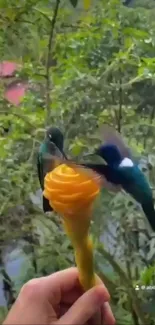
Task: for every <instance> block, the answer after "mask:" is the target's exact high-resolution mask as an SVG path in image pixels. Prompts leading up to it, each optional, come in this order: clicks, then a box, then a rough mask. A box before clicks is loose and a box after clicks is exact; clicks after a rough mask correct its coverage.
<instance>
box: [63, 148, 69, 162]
mask: <svg viewBox="0 0 155 325" xmlns="http://www.w3.org/2000/svg"><path fill="white" fill-rule="evenodd" d="M61 152H62V154H63V156H64V158H65V159H66V160H68V159H67V156H66V154H65V153H64V151H63V149H62V150H61Z"/></svg>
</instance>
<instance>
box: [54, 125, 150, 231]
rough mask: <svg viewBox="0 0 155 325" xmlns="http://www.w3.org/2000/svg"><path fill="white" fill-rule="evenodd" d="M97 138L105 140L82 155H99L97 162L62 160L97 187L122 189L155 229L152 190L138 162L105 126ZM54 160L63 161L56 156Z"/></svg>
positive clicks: (110, 128)
mask: <svg viewBox="0 0 155 325" xmlns="http://www.w3.org/2000/svg"><path fill="white" fill-rule="evenodd" d="M101 139H102V142H103V139H104V140H105V141H104V143H102V144H101V145H100V146H99V147H98V148H97V149H96V150H95V152H94V153H93V154H88V155H85V157H89V156H98V157H100V158H101V162H100V163H96V162H95V163H92V162H78V163H77V162H74V161H73V160H69V159H67V160H65V163H66V164H68V165H69V166H71V167H72V168H82V169H81V170H83V171H84V172H85V173H86V172H88V173H89V175H90V176H91V177H92V178H94V179H96V180H97V179H98V180H99V182H98V183H99V185H100V187H105V188H107V189H108V190H112V191H115V192H118V191H120V190H124V191H125V192H127V193H128V194H130V195H131V196H132V197H133V198H134V199H135V200H136V201H137V202H138V203H139V204H140V205H141V207H142V209H143V211H144V214H145V215H146V217H147V219H148V221H149V224H150V225H151V227H152V229H153V231H155V209H154V204H153V194H152V190H151V188H150V185H149V183H148V181H147V179H146V177H145V175H144V174H143V172H142V171H141V170H140V168H139V166H138V162H137V161H136V160H135V159H134V158H133V155H132V153H131V150H130V149H129V148H128V147H127V146H126V144H125V143H124V141H123V139H122V137H121V135H120V134H119V133H118V132H117V131H116V130H114V129H113V128H112V127H110V126H109V125H103V126H102V127H101ZM53 159H54V158H53ZM56 160H57V159H56ZM56 160H55V161H56ZM58 163H59V164H60V163H63V161H62V160H61V159H59V162H58V160H57V164H58Z"/></svg>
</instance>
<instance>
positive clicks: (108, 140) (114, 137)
mask: <svg viewBox="0 0 155 325" xmlns="http://www.w3.org/2000/svg"><path fill="white" fill-rule="evenodd" d="M99 134H100V138H101V139H102V141H103V139H104V142H105V144H114V145H115V146H116V147H117V148H118V150H119V152H120V154H121V155H122V158H129V159H131V160H134V158H133V155H132V153H131V150H130V149H129V148H128V146H127V145H126V144H125V142H124V141H123V139H122V137H121V135H120V133H119V132H117V131H116V130H115V129H114V128H113V127H111V126H110V125H108V124H104V125H102V126H101V127H100V129H99Z"/></svg>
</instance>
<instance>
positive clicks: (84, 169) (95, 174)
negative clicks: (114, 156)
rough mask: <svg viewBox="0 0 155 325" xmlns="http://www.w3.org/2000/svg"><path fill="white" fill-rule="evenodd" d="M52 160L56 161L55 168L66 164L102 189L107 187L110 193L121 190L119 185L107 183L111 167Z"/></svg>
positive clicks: (57, 158)
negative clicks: (86, 176)
mask: <svg viewBox="0 0 155 325" xmlns="http://www.w3.org/2000/svg"><path fill="white" fill-rule="evenodd" d="M52 159H53V160H54V161H55V166H58V165H61V164H65V165H67V166H69V167H71V168H73V169H74V170H77V172H80V173H84V174H85V175H88V176H89V177H90V178H92V179H93V180H94V181H95V182H97V184H98V185H99V187H100V188H102V187H105V188H107V189H108V190H109V191H112V192H118V191H120V190H121V187H120V185H119V184H117V185H116V184H115V185H114V184H113V183H112V182H110V181H107V175H109V173H111V170H110V167H109V166H107V165H104V164H103V163H102V164H99V163H85V162H78V163H77V162H75V161H73V160H71V159H63V158H60V157H57V156H53V157H52Z"/></svg>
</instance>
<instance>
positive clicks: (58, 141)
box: [37, 127, 67, 213]
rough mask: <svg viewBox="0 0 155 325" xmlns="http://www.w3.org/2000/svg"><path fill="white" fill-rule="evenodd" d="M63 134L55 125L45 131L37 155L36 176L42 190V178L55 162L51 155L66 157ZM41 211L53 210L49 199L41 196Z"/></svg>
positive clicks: (52, 167) (54, 165)
mask: <svg viewBox="0 0 155 325" xmlns="http://www.w3.org/2000/svg"><path fill="white" fill-rule="evenodd" d="M63 146H64V136H63V134H62V132H61V131H60V130H59V128H57V127H49V128H48V129H47V131H46V135H45V139H44V141H43V142H42V144H41V145H40V148H39V152H38V157H37V169H38V178H39V182H40V186H41V189H42V191H43V190H44V178H45V176H46V174H47V173H48V172H50V171H52V170H53V169H54V168H55V167H56V166H57V163H56V161H55V160H54V159H53V156H57V157H59V158H61V159H67V157H66V155H65V153H64V151H63ZM43 211H44V212H45V213H46V212H49V211H53V209H52V207H51V206H50V204H49V201H48V200H47V199H46V198H45V197H44V196H43Z"/></svg>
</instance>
